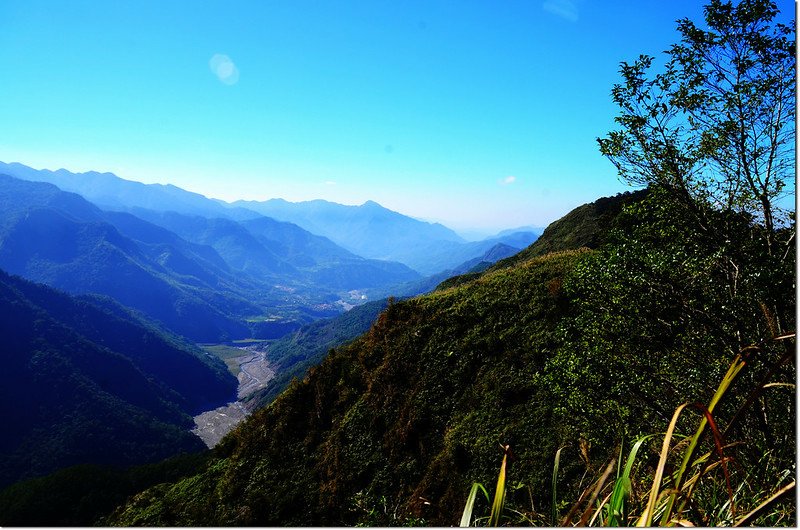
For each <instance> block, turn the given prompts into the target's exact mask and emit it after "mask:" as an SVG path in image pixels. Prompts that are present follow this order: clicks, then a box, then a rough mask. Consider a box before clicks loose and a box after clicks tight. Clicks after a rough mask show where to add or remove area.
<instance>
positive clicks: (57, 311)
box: [0, 271, 236, 486]
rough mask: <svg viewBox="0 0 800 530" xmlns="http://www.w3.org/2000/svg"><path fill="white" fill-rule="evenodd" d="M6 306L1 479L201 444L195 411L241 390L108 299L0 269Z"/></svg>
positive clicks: (189, 349) (1, 354)
mask: <svg viewBox="0 0 800 530" xmlns="http://www.w3.org/2000/svg"><path fill="white" fill-rule="evenodd" d="M0 314H2V315H3V318H1V319H0V335H2V337H3V347H2V348H0V362H2V366H3V369H2V370H0V415H2V417H3V422H4V424H5V426H6V427H5V428H4V429H3V436H2V437H0V486H2V485H7V484H10V483H12V482H14V481H16V480H19V479H21V478H26V477H32V476H37V475H42V474H45V473H48V472H51V471H54V470H55V469H59V468H62V467H66V466H69V465H74V464H81V463H96V464H113V465H129V464H136V463H143V462H151V461H155V460H160V459H163V458H166V457H168V456H172V455H174V454H177V453H179V452H186V451H198V450H201V449H203V447H204V446H203V444H202V442H200V440H199V438H197V437H195V436H194V435H193V434H191V433H190V432H189V430H188V429H189V428H190V427H191V425H192V419H191V415H192V414H196V413H197V412H198V411H200V410H206V409H208V408H212V407H214V406H217V405H219V404H221V403H225V402H226V401H228V400H230V399H232V398H233V397H234V396H235V394H236V380H235V378H233V377H232V376H231V375H230V374H229V373H228V372H227V371H226V369H225V366H224V365H223V364H222V363H221V362H220V361H218V360H217V359H215V358H211V357H209V356H208V355H206V354H204V353H203V352H201V351H200V350H198V349H197V348H196V347H194V346H191V345H189V344H187V343H185V342H183V341H182V340H181V339H179V338H178V337H176V336H174V335H171V334H165V332H163V331H160V330H157V329H155V328H153V327H151V326H149V325H148V324H146V323H144V322H143V321H141V320H139V319H137V318H136V317H134V316H133V315H132V314H131V313H130V312H129V311H128V310H126V309H124V308H123V307H121V306H119V305H118V304H116V303H115V302H113V301H111V300H109V299H100V298H96V297H80V298H73V297H71V296H69V295H67V294H65V293H62V292H59V291H56V290H54V289H51V288H48V287H45V286H42V285H38V284H34V283H31V282H28V281H25V280H22V279H21V278H18V277H13V276H9V275H7V274H6V273H4V272H2V271H0Z"/></svg>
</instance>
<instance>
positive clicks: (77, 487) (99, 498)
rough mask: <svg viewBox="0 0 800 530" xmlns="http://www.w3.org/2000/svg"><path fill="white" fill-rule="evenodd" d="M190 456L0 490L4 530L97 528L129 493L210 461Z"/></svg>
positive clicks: (76, 472)
mask: <svg viewBox="0 0 800 530" xmlns="http://www.w3.org/2000/svg"><path fill="white" fill-rule="evenodd" d="M209 456H210V454H209V453H208V452H203V453H199V454H188V455H180V456H177V457H173V458H171V459H168V460H165V461H162V462H159V463H156V464H146V465H142V466H137V467H132V468H128V469H120V468H116V467H109V466H99V465H91V464H84V465H79V466H74V467H70V468H67V469H63V470H60V471H57V472H56V473H53V474H52V475H48V476H46V477H42V478H35V479H30V480H26V481H23V482H18V483H17V484H14V485H13V486H10V487H8V488H6V489H4V490H2V491H0V524H1V525H3V526H50V527H53V526H93V525H97V524H102V520H101V518H102V517H103V516H105V515H107V514H108V513H110V512H111V511H112V510H113V509H114V507H116V506H117V505H119V504H120V503H122V502H124V501H125V499H126V498H127V497H129V496H130V495H132V494H134V493H136V492H138V491H141V490H143V489H145V488H149V487H151V486H154V485H156V484H159V483H161V482H167V481H173V480H178V479H180V478H181V477H183V476H185V475H188V474H190V473H191V472H193V471H194V470H196V469H197V468H198V467H200V466H202V465H203V464H204V462H205V461H206V460H208V458H209Z"/></svg>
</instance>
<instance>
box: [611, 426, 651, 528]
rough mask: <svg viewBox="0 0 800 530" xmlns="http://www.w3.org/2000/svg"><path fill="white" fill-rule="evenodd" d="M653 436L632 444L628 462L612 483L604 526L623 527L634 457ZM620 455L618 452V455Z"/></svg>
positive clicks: (625, 519) (626, 515)
mask: <svg viewBox="0 0 800 530" xmlns="http://www.w3.org/2000/svg"><path fill="white" fill-rule="evenodd" d="M652 437H653V435H652V434H651V435H648V436H643V437H642V438H639V439H638V440H637V441H636V443H634V444H633V447H632V448H631V452H630V454H629V455H628V460H626V462H625V469H624V470H622V472H621V474H620V475H619V476H618V477H617V481H616V482H615V483H614V490H613V491H612V492H611V500H610V501H609V504H608V518H606V526H624V525H626V523H627V520H628V504H627V503H628V499H629V498H630V496H631V472H632V470H633V464H634V462H635V461H636V455H637V454H638V452H639V448H640V447H641V446H642V444H643V443H644V442H645V441H647V439H648V438H652ZM621 454H622V453H621V452H620V455H621Z"/></svg>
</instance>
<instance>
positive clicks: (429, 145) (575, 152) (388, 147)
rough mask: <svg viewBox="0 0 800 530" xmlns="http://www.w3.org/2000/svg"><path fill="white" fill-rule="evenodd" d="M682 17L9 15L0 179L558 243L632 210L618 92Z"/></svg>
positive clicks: (569, 0)
mask: <svg viewBox="0 0 800 530" xmlns="http://www.w3.org/2000/svg"><path fill="white" fill-rule="evenodd" d="M779 7H780V8H781V9H782V10H783V11H784V13H785V14H786V18H788V17H789V16H792V15H793V12H794V3H793V2H791V1H790V0H782V1H781V2H779ZM682 17H689V18H691V19H693V20H695V21H700V20H701V19H702V3H701V2H699V1H695V0H685V1H664V0H658V1H656V0H639V1H633V0H631V1H610V0H604V1H599V0H546V1H539V0H526V1H514V0H508V1H503V2H490V1H488V0H482V1H477V0H472V1H470V0H460V1H457V0H442V1H432V0H428V1H415V0H409V1H398V0H392V1H382V0H362V1H336V2H334V1H305V0H285V1H268V0H265V1H254V0H250V1H230V0H227V1H203V0H192V1H179V0H174V1H172V0H171V1H163V0H158V1H149V0H138V1H133V0H119V1H114V2H101V1H99V0H92V1H81V0H73V1H69V2H65V1H37V0H19V1H17V0H3V1H2V2H0V65H2V71H3V74H2V83H1V84H0V87H2V88H0V123H2V126H1V127H0V160H3V161H5V162H21V163H23V164H27V165H30V166H32V167H36V168H48V169H58V168H61V167H64V168H67V169H69V170H71V171H87V170H97V171H111V172H114V173H116V174H117V175H119V176H121V177H123V178H127V179H131V180H138V181H142V182H147V183H150V182H161V183H172V184H175V185H177V186H180V187H183V188H186V189H189V190H192V191H196V192H199V193H203V194H204V195H207V196H209V197H216V198H220V199H224V200H235V199H239V198H243V199H258V200H263V199H268V198H272V197H282V198H285V199H287V200H292V201H298V200H308V199H314V198H322V199H327V200H331V201H336V202H341V203H345V204H360V203H363V202H364V201H366V200H368V199H371V200H375V201H377V202H380V203H381V204H383V205H384V206H386V207H389V208H392V209H394V210H397V211H400V212H403V213H405V214H408V215H412V216H415V217H419V218H424V219H428V220H438V221H441V222H444V223H445V224H447V225H448V226H451V227H452V228H455V229H480V230H484V231H494V230H499V229H502V228H510V227H516V226H522V225H546V224H547V223H549V222H550V221H552V220H554V219H556V218H558V217H560V216H561V215H563V214H564V213H566V212H567V211H569V210H570V209H571V208H573V207H575V206H577V205H579V204H581V203H584V202H587V201H591V200H594V199H595V198H597V197H599V196H601V195H608V194H613V193H615V192H617V191H622V190H625V189H627V187H626V186H625V185H624V184H623V183H621V182H620V181H619V180H618V179H617V177H616V174H615V171H614V168H613V166H612V165H611V164H610V163H609V162H608V161H607V160H605V159H604V158H602V157H601V156H600V154H599V152H598V150H597V146H596V142H595V138H596V137H598V136H602V135H604V134H605V133H606V132H607V131H608V130H610V129H612V128H613V127H614V124H613V118H614V115H615V108H614V107H613V105H612V103H611V98H610V90H611V87H612V85H613V84H614V83H615V82H616V81H617V80H618V68H619V63H620V61H632V60H634V59H635V58H636V57H637V56H638V55H639V54H640V53H648V54H651V55H658V54H660V52H661V51H663V50H665V49H666V48H667V47H668V46H669V45H670V44H671V43H673V42H676V41H677V34H676V32H675V22H674V21H675V20H676V19H678V18H682Z"/></svg>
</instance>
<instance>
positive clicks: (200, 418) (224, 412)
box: [192, 347, 275, 447]
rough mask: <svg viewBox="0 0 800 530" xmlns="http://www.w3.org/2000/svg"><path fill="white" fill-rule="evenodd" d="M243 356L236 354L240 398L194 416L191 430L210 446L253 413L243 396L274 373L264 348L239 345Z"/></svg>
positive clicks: (262, 386) (259, 386) (255, 388)
mask: <svg viewBox="0 0 800 530" xmlns="http://www.w3.org/2000/svg"><path fill="white" fill-rule="evenodd" d="M240 349H241V350H242V354H243V355H242V356H241V357H236V358H235V361H236V362H237V363H238V365H239V375H238V376H237V377H238V379H239V388H238V390H237V397H238V398H239V399H238V401H233V402H231V403H228V404H227V405H225V406H222V407H218V408H216V409H214V410H208V411H206V412H203V413H201V414H198V415H197V416H195V417H194V423H195V427H194V429H192V432H193V433H195V434H196V435H197V436H199V437H200V439H202V440H203V442H205V444H206V445H207V446H208V447H214V446H215V445H217V444H218V443H219V441H220V440H222V438H223V436H225V435H226V434H228V433H229V432H230V431H231V430H232V429H233V428H234V427H236V425H238V424H239V422H241V421H242V420H243V419H245V418H246V417H247V415H248V414H249V413H250V411H249V410H247V408H246V407H245V405H244V404H243V403H242V400H243V399H244V398H246V397H247V396H249V395H250V394H252V393H253V392H255V391H257V390H260V389H262V388H264V387H265V386H267V383H268V382H269V381H270V380H271V379H272V378H273V377H275V371H274V370H273V369H272V368H270V366H269V362H268V361H267V359H266V354H265V352H263V351H256V350H255V349H253V348H252V347H246V348H240Z"/></svg>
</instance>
